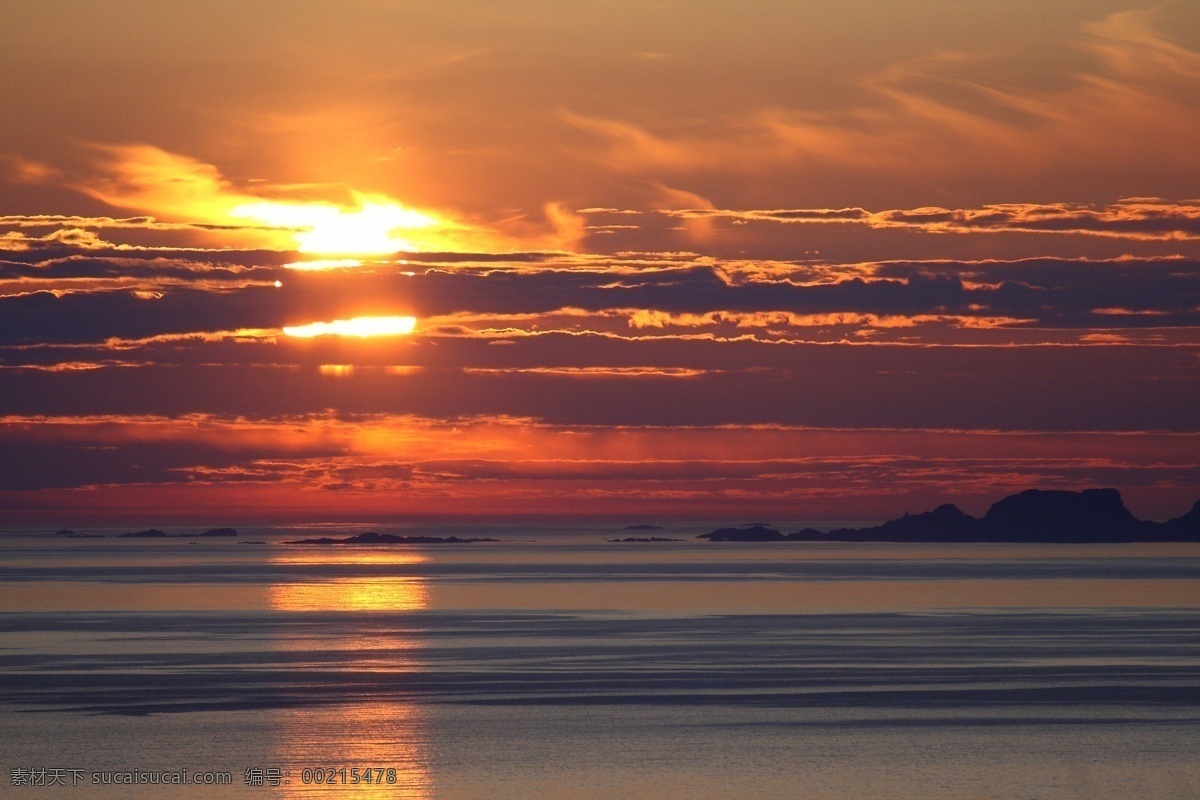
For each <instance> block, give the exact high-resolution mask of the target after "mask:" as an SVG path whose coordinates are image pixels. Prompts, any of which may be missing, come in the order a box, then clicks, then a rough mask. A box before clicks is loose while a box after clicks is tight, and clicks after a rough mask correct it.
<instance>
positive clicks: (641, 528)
mask: <svg viewBox="0 0 1200 800" xmlns="http://www.w3.org/2000/svg"><path fill="white" fill-rule="evenodd" d="M625 530H627V531H661V530H662V526H661V525H626V526H625Z"/></svg>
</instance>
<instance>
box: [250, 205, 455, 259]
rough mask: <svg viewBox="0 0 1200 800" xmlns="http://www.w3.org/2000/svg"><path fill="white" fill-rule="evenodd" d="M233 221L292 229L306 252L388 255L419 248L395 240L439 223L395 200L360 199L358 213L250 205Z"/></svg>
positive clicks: (326, 207) (319, 207) (324, 207)
mask: <svg viewBox="0 0 1200 800" xmlns="http://www.w3.org/2000/svg"><path fill="white" fill-rule="evenodd" d="M229 215H230V216H231V217H236V218H239V219H252V220H255V221H257V222H263V223H266V224H268V225H276V226H279V227H285V228H294V229H295V233H294V234H293V235H294V236H295V238H296V242H297V243H298V244H299V247H297V248H296V249H297V250H299V251H300V252H302V253H323V254H338V255H388V254H391V253H397V252H400V251H402V250H405V251H412V250H416V249H417V248H416V247H415V246H414V245H413V244H412V243H411V242H409V241H407V240H406V239H402V238H401V237H399V236H396V235H394V233H395V231H398V230H410V229H415V228H428V227H430V226H432V225H436V224H437V220H435V219H434V218H433V217H430V216H428V215H427V214H422V213H421V212H419V211H413V210H412V209H411V208H405V207H404V206H402V205H400V204H399V203H396V202H394V201H378V200H366V199H362V200H361V206H360V207H359V209H358V210H357V211H345V210H343V209H340V208H338V207H336V206H332V205H326V204H322V203H305V204H300V203H281V202H272V201H263V202H260V203H246V204H244V205H240V206H237V207H236V208H234V209H232V210H231V211H230V212H229Z"/></svg>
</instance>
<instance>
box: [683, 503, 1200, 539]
mask: <svg viewBox="0 0 1200 800" xmlns="http://www.w3.org/2000/svg"><path fill="white" fill-rule="evenodd" d="M697 538H699V539H708V540H709V541H711V542H1012V543H1039V542H1045V543H1072V544H1110V543H1111V544H1117V543H1125V542H1200V501H1198V502H1197V503H1196V504H1195V505H1194V506H1192V510H1191V511H1189V512H1188V513H1186V514H1184V515H1183V516H1181V517H1176V518H1174V519H1171V520H1168V521H1166V522H1150V521H1147V520H1140V519H1137V518H1136V517H1134V516H1133V514H1132V513H1130V511H1129V509H1127V508H1126V507H1125V503H1124V501H1122V500H1121V493H1120V492H1118V491H1117V490H1116V489H1087V490H1085V491H1082V492H1069V491H1048V490H1041V489H1028V490H1026V491H1024V492H1020V493H1018V494H1014V495H1010V496H1008V497H1005V498H1004V499H1003V500H1001V501H999V502H998V503H995V504H993V505H992V507H991V508H989V509H988V512H987V513H986V514H984V515H983V516H982V517H980V518H978V519H977V518H975V517H972V516H970V515H969V514H965V513H963V512H962V511H961V510H960V509H959V508H958V506H955V505H953V504H950V503H947V504H946V505H942V506H938V507H937V508H935V509H934V510H933V511H926V512H924V513H921V514H905V515H904V516H903V517H900V518H898V519H893V520H889V521H888V522H885V523H883V524H882V525H878V526H876V527H874V528H839V529H837V530H832V531H827V532H826V531H818V530H814V529H812V528H805V529H803V530H800V531H797V532H796V533H788V534H785V533H781V532H780V531H777V530H775V529H774V528H770V527H767V526H766V525H764V524H762V523H755V524H753V525H749V526H746V527H743V528H720V529H718V530H715V531H713V532H712V533H705V534H701V535H700V536H698V537H697Z"/></svg>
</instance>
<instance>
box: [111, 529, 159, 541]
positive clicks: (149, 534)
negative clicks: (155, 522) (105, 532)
mask: <svg viewBox="0 0 1200 800" xmlns="http://www.w3.org/2000/svg"><path fill="white" fill-rule="evenodd" d="M121 538H122V539H129V538H133V539H165V538H167V534H166V533H164V532H163V531H160V530H159V529H158V528H151V529H150V530H147V531H138V532H137V533H122V534H121Z"/></svg>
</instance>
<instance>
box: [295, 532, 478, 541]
mask: <svg viewBox="0 0 1200 800" xmlns="http://www.w3.org/2000/svg"><path fill="white" fill-rule="evenodd" d="M498 541H500V540H499V539H460V538H458V537H457V536H446V537H442V536H395V535H393V534H390V533H375V531H371V532H369V533H360V534H358V535H357V536H348V537H346V538H345V539H330V538H329V537H322V538H320V539H297V540H295V541H291V542H284V544H471V543H473V542H498Z"/></svg>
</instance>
